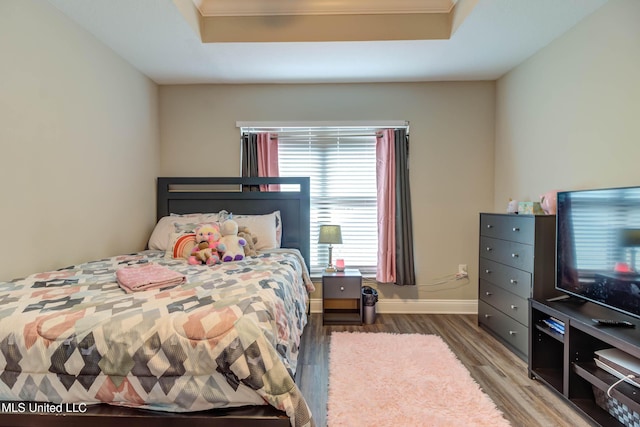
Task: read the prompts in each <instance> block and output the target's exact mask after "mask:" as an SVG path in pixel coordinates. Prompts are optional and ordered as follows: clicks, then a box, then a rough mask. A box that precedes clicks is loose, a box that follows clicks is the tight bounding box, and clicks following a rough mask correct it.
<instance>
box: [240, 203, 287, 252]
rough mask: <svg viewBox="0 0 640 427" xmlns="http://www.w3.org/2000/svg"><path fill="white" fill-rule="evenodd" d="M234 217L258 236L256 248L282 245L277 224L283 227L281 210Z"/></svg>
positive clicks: (272, 247) (262, 248)
mask: <svg viewBox="0 0 640 427" xmlns="http://www.w3.org/2000/svg"><path fill="white" fill-rule="evenodd" d="M232 219H233V220H235V221H236V222H237V223H238V226H242V225H243V226H245V227H249V230H250V231H251V234H253V235H254V236H255V237H257V238H258V241H257V242H256V245H255V248H256V250H258V251H260V250H265V249H276V248H279V247H280V242H279V239H278V232H277V228H278V227H277V226H278V225H279V226H280V229H282V228H281V224H282V223H281V221H280V211H276V212H271V213H270V214H265V215H235V214H233V216H232Z"/></svg>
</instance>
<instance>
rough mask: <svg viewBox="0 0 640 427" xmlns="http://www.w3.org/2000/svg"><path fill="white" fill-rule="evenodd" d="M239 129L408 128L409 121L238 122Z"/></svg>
mask: <svg viewBox="0 0 640 427" xmlns="http://www.w3.org/2000/svg"><path fill="white" fill-rule="evenodd" d="M236 127H238V128H272V129H273V128H295V127H297V128H317V127H333V128H346V127H355V128H366V127H369V128H404V127H406V128H408V127H409V122H408V121H407V120H354V121H340V120H336V121H326V120H322V121H304V122H302V121H301V122H287V121H281V122H272V121H269V122H257V121H256V122H242V121H237V122H236Z"/></svg>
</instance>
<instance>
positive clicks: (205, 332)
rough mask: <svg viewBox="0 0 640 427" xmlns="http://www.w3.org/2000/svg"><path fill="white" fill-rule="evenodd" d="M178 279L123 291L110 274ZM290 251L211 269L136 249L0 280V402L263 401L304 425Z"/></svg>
mask: <svg viewBox="0 0 640 427" xmlns="http://www.w3.org/2000/svg"><path fill="white" fill-rule="evenodd" d="M145 262H154V263H158V264H160V265H163V266H167V267H168V268H171V269H173V270H176V271H178V272H180V273H182V274H185V275H186V276H187V283H186V284H183V285H179V286H176V287H173V288H170V289H162V290H150V291H144V292H136V293H132V294H126V293H125V292H124V291H123V290H122V289H121V288H120V287H119V286H118V284H117V282H116V280H115V272H116V270H118V269H119V268H122V267H125V266H130V265H135V264H139V263H145ZM302 263H304V261H302V258H300V257H299V253H297V252H296V251H292V252H287V251H278V252H268V253H264V254H261V255H260V256H258V257H255V258H247V259H246V260H244V261H240V262H230V263H225V264H221V265H217V266H214V267H207V266H192V265H189V264H187V263H186V262H185V261H183V260H176V259H167V258H165V257H164V252H157V251H144V252H140V253H137V254H132V255H124V256H117V257H113V258H108V259H104V260H100V261H95V262H88V263H84V264H80V265H76V266H72V267H69V268H65V269H61V270H57V271H53V272H48V273H41V274H35V275H32V276H29V277H27V278H24V279H19V280H14V281H11V282H0V401H47V402H55V403H64V402H68V403H86V404H90V403H101V402H102V403H108V404H112V405H122V406H130V407H138V408H147V409H154V410H161V411H172V412H184V411H198V410H205V409H212V408H219V407H230V406H242V405H256V404H260V405H263V404H265V402H266V403H268V404H271V405H273V406H274V407H276V408H278V409H281V410H283V411H285V412H286V413H287V415H288V416H289V417H290V419H291V424H292V425H294V426H308V425H313V421H312V420H311V415H310V412H309V409H308V406H307V404H306V402H305V401H304V398H303V397H302V395H301V394H300V391H299V389H298V388H297V386H296V384H295V383H294V381H293V374H294V373H295V370H296V361H297V356H298V345H299V342H300V336H301V334H302V330H303V328H304V326H305V324H306V322H307V318H306V314H305V311H306V310H305V309H306V303H307V289H308V287H312V286H313V285H311V283H310V281H309V279H308V275H306V274H304V275H303V274H301V272H302V271H305V272H306V266H304V265H302Z"/></svg>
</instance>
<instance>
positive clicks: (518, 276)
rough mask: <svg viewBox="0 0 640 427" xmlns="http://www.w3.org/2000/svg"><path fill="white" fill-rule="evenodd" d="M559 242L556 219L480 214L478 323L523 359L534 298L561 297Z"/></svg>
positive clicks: (526, 349)
mask: <svg viewBox="0 0 640 427" xmlns="http://www.w3.org/2000/svg"><path fill="white" fill-rule="evenodd" d="M555 239H556V221H555V215H517V214H499V213H481V214H480V230H479V269H478V271H479V274H478V325H479V326H480V327H482V328H483V329H485V330H487V331H488V332H489V333H491V334H492V335H494V336H495V337H496V338H498V339H499V340H500V341H501V342H502V343H503V344H505V345H506V346H507V348H509V349H510V350H512V351H513V352H514V353H515V354H516V355H518V356H519V357H520V358H521V359H523V360H527V357H528V354H529V339H528V337H529V302H528V300H529V298H536V299H544V298H551V297H554V296H557V295H559V292H558V291H557V290H556V289H555Z"/></svg>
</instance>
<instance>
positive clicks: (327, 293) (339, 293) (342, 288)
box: [322, 277, 362, 299]
mask: <svg viewBox="0 0 640 427" xmlns="http://www.w3.org/2000/svg"><path fill="white" fill-rule="evenodd" d="M323 281H324V283H323V285H322V293H323V298H325V299H342V298H344V299H350V298H356V299H357V298H361V297H362V296H361V292H362V290H361V288H360V283H361V282H360V279H359V278H358V280H354V279H353V278H346V279H344V278H338V277H325V278H324V279H323Z"/></svg>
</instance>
